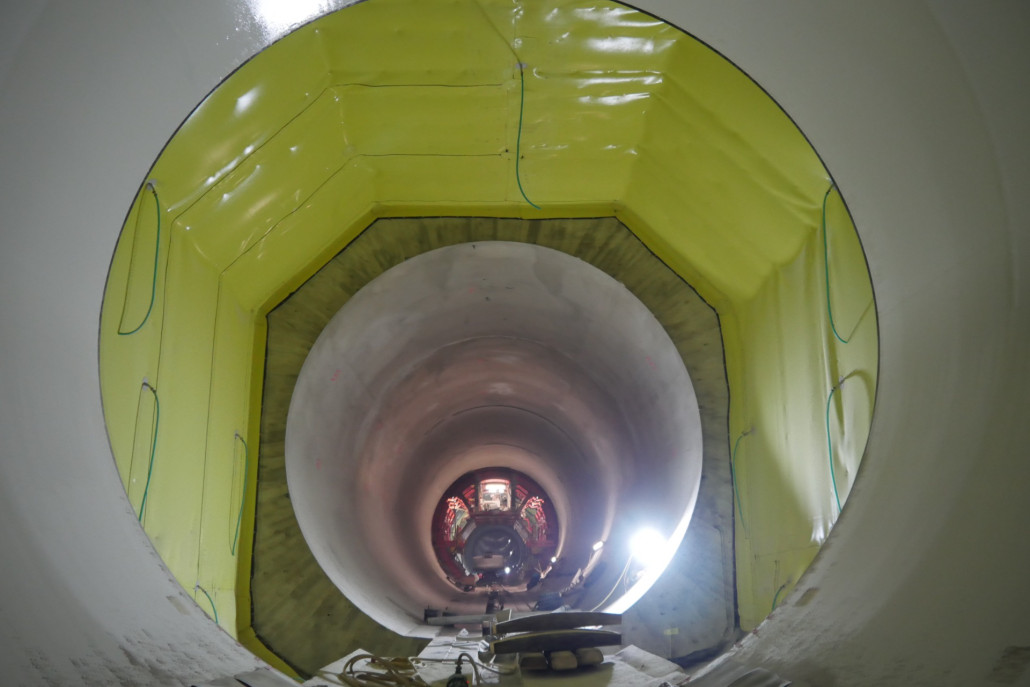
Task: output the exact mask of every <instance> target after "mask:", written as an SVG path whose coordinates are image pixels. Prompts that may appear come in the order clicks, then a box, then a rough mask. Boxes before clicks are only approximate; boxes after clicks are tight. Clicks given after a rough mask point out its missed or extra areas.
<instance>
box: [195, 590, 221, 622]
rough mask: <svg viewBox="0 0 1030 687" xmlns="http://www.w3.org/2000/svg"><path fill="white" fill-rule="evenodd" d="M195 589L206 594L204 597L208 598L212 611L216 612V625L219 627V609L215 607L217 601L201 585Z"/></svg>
mask: <svg viewBox="0 0 1030 687" xmlns="http://www.w3.org/2000/svg"><path fill="white" fill-rule="evenodd" d="M195 589H199V590H200V591H202V592H204V596H206V597H207V600H208V602H209V603H210V604H211V610H212V611H214V613H215V625H217V624H218V609H217V608H216V607H215V600H214V599H212V598H211V595H210V594H208V593H207V590H206V589H204V588H203V587H201V586H200V585H199V584H198V585H197V586H196V587H195Z"/></svg>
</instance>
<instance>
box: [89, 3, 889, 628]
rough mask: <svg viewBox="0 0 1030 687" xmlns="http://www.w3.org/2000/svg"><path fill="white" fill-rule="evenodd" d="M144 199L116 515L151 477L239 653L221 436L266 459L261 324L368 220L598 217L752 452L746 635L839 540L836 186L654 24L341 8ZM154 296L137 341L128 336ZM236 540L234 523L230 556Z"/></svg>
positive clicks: (593, 8)
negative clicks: (649, 277)
mask: <svg viewBox="0 0 1030 687" xmlns="http://www.w3.org/2000/svg"><path fill="white" fill-rule="evenodd" d="M148 178H150V179H153V180H154V190H155V191H156V195H157V197H158V199H159V202H158V207H159V208H160V217H161V222H162V232H161V235H160V237H159V238H158V236H157V226H156V217H157V215H158V211H157V210H155V209H154V202H155V199H154V197H153V195H154V194H152V193H150V191H149V189H146V188H144V189H143V190H141V192H140V194H139V196H138V198H137V199H136V204H135V206H134V208H133V210H132V212H130V214H129V216H128V218H127V221H126V225H125V228H124V230H123V233H122V238H121V240H120V241H119V244H118V247H117V250H116V253H115V257H114V261H113V263H112V268H111V273H110V277H109V282H108V288H107V292H106V294H105V300H104V313H103V320H102V324H101V326H102V330H101V377H102V386H103V388H102V391H103V398H104V408H105V414H106V417H107V422H108V427H109V432H110V435H111V442H112V447H113V450H114V454H115V457H116V460H117V463H118V466H119V469H120V471H121V474H122V476H123V480H124V481H125V484H126V487H127V490H128V492H129V494H130V498H131V499H133V505H134V507H136V508H139V507H140V503H141V501H142V489H145V488H146V487H145V486H144V487H141V486H140V484H141V480H143V482H142V483H143V484H144V485H145V475H146V474H149V475H150V477H151V481H150V487H149V490H148V494H147V499H148V500H147V506H146V510H145V512H144V518H143V522H144V525H145V527H146V528H147V531H148V533H150V535H151V536H152V538H153V539H154V542H155V545H156V546H157V548H158V550H159V551H160V553H161V555H162V556H163V557H164V558H165V560H166V561H167V562H168V565H169V567H170V568H171V570H172V571H173V573H174V574H175V575H176V577H177V578H178V579H179V580H180V582H181V583H182V584H183V586H184V587H186V588H187V589H189V590H191V591H193V592H194V593H195V594H197V598H198V602H199V603H200V604H201V606H202V607H205V608H207V607H208V606H209V605H210V604H208V603H207V598H206V596H205V595H203V594H202V593H201V592H200V591H198V590H196V585H197V584H198V583H199V584H200V585H201V586H202V587H203V589H204V591H205V592H207V593H208V594H209V595H210V596H211V599H212V601H213V603H214V606H215V608H217V609H218V614H219V619H220V622H221V623H222V624H223V626H225V627H226V629H228V630H230V631H233V632H235V631H236V630H237V628H235V627H234V625H235V623H236V621H237V620H238V621H239V622H240V628H239V630H240V632H244V631H245V629H246V627H247V623H248V622H249V620H248V616H247V612H246V603H245V601H246V580H247V579H248V574H249V573H248V571H249V568H248V565H249V563H248V560H247V558H246V551H247V550H246V547H245V546H244V547H241V548H240V549H239V550H238V551H236V555H233V552H232V551H231V550H230V549H231V538H230V533H232V532H234V528H235V520H234V518H235V519H238V518H239V516H238V513H239V511H238V506H239V502H240V501H241V499H242V495H241V494H242V492H243V491H244V489H243V487H242V484H241V480H242V479H243V478H242V477H241V476H240V474H239V473H240V458H239V450H240V445H241V443H242V442H240V441H239V440H237V438H236V435H237V433H239V435H240V438H244V439H246V441H247V443H248V445H249V450H250V454H251V456H254V455H256V451H257V449H258V447H257V445H256V444H257V426H256V422H255V418H256V416H257V415H256V403H257V400H256V399H258V398H259V393H260V369H261V368H260V356H261V354H262V349H261V346H262V345H263V339H262V338H261V337H262V336H263V334H262V333H263V331H264V329H263V316H264V313H265V312H267V311H268V310H269V309H270V308H271V307H273V306H274V305H275V304H276V303H277V302H278V301H279V300H281V299H282V297H283V296H285V295H286V294H287V293H288V292H289V291H290V290H291V289H293V288H295V287H296V286H297V285H298V284H299V283H301V282H302V281H303V280H304V279H306V278H307V277H308V276H310V275H311V274H312V273H313V272H314V271H315V270H316V269H317V268H318V267H319V266H320V265H321V264H323V263H324V262H325V261H326V260H327V259H328V258H329V257H330V256H331V255H333V254H334V253H335V252H337V251H338V250H340V249H342V248H344V247H345V246H346V245H347V243H348V242H349V241H350V240H351V239H352V238H353V237H354V236H355V235H356V234H357V233H358V232H360V231H361V230H363V229H364V228H365V227H366V226H368V225H369V223H370V222H371V221H372V220H373V219H374V218H376V217H382V216H397V215H441V216H442V215H478V216H484V215H486V216H528V217H577V216H599V215H617V216H619V217H620V218H621V219H623V221H625V222H626V224H627V225H628V226H630V227H631V228H632V229H633V230H634V231H635V232H637V233H638V235H639V236H640V237H641V238H642V239H643V240H644V241H645V242H646V243H647V245H648V246H649V247H650V248H651V249H652V250H654V251H655V252H656V253H657V254H658V255H659V256H660V257H661V258H662V259H663V260H664V261H665V262H667V263H668V264H669V265H670V266H671V267H672V268H673V269H675V270H676V271H677V272H678V273H679V274H680V275H682V276H683V277H684V278H686V279H687V280H688V281H689V282H690V283H691V284H692V285H693V286H694V287H695V288H696V289H697V290H698V292H699V293H700V294H701V295H702V296H703V297H704V298H705V299H706V300H708V301H709V302H710V303H711V304H712V305H714V306H715V307H716V308H717V310H718V311H719V314H720V317H721V320H722V323H723V335H724V340H725V348H726V356H727V365H728V371H729V380H730V388H731V397H732V399H733V400H732V407H731V418H732V426H731V436H730V437H728V440H729V441H730V442H734V441H735V439H736V437H737V436H738V435H739V434H740V433H741V432H743V431H744V430H745V429H747V428H748V427H751V426H754V428H755V431H754V432H753V433H752V434H749V435H748V436H747V437H745V439H743V440H742V442H741V443H740V445H739V452H738V455H737V458H736V463H737V464H736V466H735V469H736V472H737V473H738V474H737V476H738V482H739V484H738V485H737V486H738V490H739V491H740V493H741V496H742V501H741V502H740V503H739V504H738V506H739V507H738V511H739V512H741V513H743V515H744V517H743V518H739V519H738V520H739V521H738V524H737V527H738V537H737V540H738V542H739V544H740V546H739V548H738V561H737V563H738V579H739V583H740V612H741V619H742V622H743V623H745V624H746V625H747V626H750V624H753V623H755V622H757V621H758V620H760V619H761V617H763V615H764V614H765V613H767V612H768V610H769V608H771V606H772V604H773V601H774V600H776V601H777V602H778V601H779V600H780V599H781V598H782V596H783V595H785V594H786V593H787V592H788V591H789V585H790V584H793V582H794V581H796V577H797V575H798V574H800V572H801V570H803V569H804V567H805V566H806V565H807V563H808V561H810V560H811V557H812V555H814V552H815V550H816V549H817V547H818V544H819V543H820V542H821V541H822V538H823V537H825V534H826V531H827V529H828V527H829V526H830V524H832V522H833V521H834V520H835V518H836V517H837V514H836V498H837V496H834V495H833V494H832V492H831V491H830V487H831V481H830V478H829V475H828V471H829V464H830V463H829V458H828V456H827V445H826V441H825V439H826V430H825V424H826V413H825V410H826V405H827V400H828V396H829V394H830V391H831V390H833V387H834V385H835V384H837V383H838V381H839V378H840V377H842V376H846V377H847V379H846V381H845V382H844V383H843V386H841V387H840V388H838V389H836V391H835V392H834V397H833V398H832V399H829V400H830V403H829V408H830V417H829V420H830V429H831V432H830V433H831V436H830V447H831V448H833V450H834V451H835V460H836V461H837V462H836V463H835V470H836V471H837V472H836V478H837V480H836V483H837V487H838V490H839V498H840V500H841V502H843V501H844V500H845V499H846V495H847V492H848V490H849V489H850V484H851V482H852V480H853V479H854V473H855V470H856V469H857V466H858V461H859V459H860V457H861V451H862V448H863V447H864V443H865V431H866V430H867V428H868V421H869V415H870V412H871V403H872V394H873V389H874V388H875V373H876V370H875V367H876V323H875V313H874V312H873V311H872V306H871V295H870V293H871V292H870V287H869V282H868V275H867V272H866V268H865V263H864V260H863V259H862V255H861V251H860V248H859V246H858V244H857V239H856V238H855V234H854V231H853V228H852V227H851V225H850V221H849V220H848V218H847V215H846V212H845V211H844V209H843V206H842V204H841V202H840V199H839V197H838V196H837V195H836V193H833V194H830V197H829V203H828V213H827V214H828V218H829V220H830V221H828V222H827V225H828V227H830V229H831V231H830V236H829V241H828V245H829V248H830V250H829V255H830V270H829V272H830V276H831V281H832V284H831V286H832V288H831V292H830V295H831V298H832V306H833V309H834V313H835V316H836V325H837V327H838V331H839V333H841V334H842V338H845V339H847V338H849V337H850V336H853V337H854V338H853V339H852V340H851V342H850V343H848V344H846V345H845V344H842V343H840V342H839V341H837V339H836V338H835V337H834V335H833V334H832V331H830V330H828V329H827V326H828V310H827V308H826V307H825V302H824V301H825V289H824V288H823V286H822V285H823V281H824V277H823V272H824V269H823V263H822V262H821V259H822V257H821V256H822V239H821V233H820V232H821V224H822V223H821V216H822V201H823V197H824V194H825V193H826V189H827V188H828V185H829V181H828V179H829V175H828V173H827V172H826V170H825V169H824V168H823V167H822V165H821V163H820V162H819V159H818V157H817V156H816V154H815V153H814V151H812V150H811V148H810V147H809V146H808V144H807V142H806V141H805V139H804V137H803V136H802V135H801V133H800V132H799V131H797V129H796V128H795V127H794V125H793V123H792V122H791V121H790V119H789V118H788V117H787V116H786V115H785V114H784V113H783V112H781V111H780V110H779V108H778V107H777V106H776V104H775V103H773V102H772V101H771V100H770V99H769V98H768V97H767V96H766V94H765V93H764V92H763V91H762V90H761V89H760V88H758V87H757V86H756V85H755V84H754V83H752V82H751V81H750V80H749V79H748V78H747V77H746V76H745V75H743V74H741V73H740V72H739V71H738V70H737V69H736V68H735V67H733V66H732V65H731V64H730V63H728V62H726V61H725V60H724V59H723V58H721V57H720V56H718V55H716V54H715V53H714V52H712V51H711V50H710V49H709V48H707V47H706V46H704V45H702V44H700V43H699V42H697V41H695V40H693V39H692V38H690V37H689V36H687V35H686V34H683V33H682V32H680V31H679V30H677V29H675V28H673V27H670V26H668V25H666V24H663V23H662V22H660V21H657V20H655V19H654V18H652V17H649V16H647V15H644V14H642V13H640V12H637V11H635V10H632V9H630V8H627V7H625V6H622V5H618V4H615V3H611V2H605V1H602V0H591V1H583V0H541V1H539V2H525V3H511V2H508V1H507V0H479V1H474V0H449V1H446V2H434V3H425V2H420V1H419V0H369V1H368V2H364V3H359V4H356V5H354V6H352V7H348V8H346V9H344V10H341V11H339V12H336V13H334V14H331V15H328V16H326V17H324V18H322V19H319V20H318V21H315V22H312V23H311V24H308V25H306V26H304V27H302V28H301V29H299V30H298V31H296V32H295V33H293V34H291V35H289V36H287V37H286V38H284V39H283V40H281V41H279V42H277V43H276V44H274V45H273V46H271V47H270V48H269V49H268V50H266V51H265V52H263V53H261V54H260V55H258V56H256V57H255V58H254V59H253V60H251V61H250V62H248V63H247V64H245V65H243V66H242V67H241V68H240V69H239V70H238V71H237V72H236V73H234V74H233V75H231V76H230V77H229V78H228V79H227V80H226V81H225V83H223V84H222V85H221V86H219V87H218V88H217V89H216V90H215V91H214V92H212V94H211V95H210V96H209V97H208V98H207V99H206V100H205V101H204V102H203V103H201V105H200V106H198V108H197V110H196V111H195V112H194V113H193V114H192V115H191V116H190V117H189V119H188V120H187V121H186V122H185V123H184V125H183V127H182V128H181V129H180V131H179V132H178V133H177V134H176V135H175V136H174V137H173V138H172V140H171V141H170V142H169V144H168V146H167V148H166V150H165V151H164V152H163V153H162V155H161V157H160V158H159V159H158V160H157V162H156V163H155V165H154V168H153V170H152V171H151V174H150V176H149V177H148ZM535 206H539V207H535ZM150 213H153V219H151V218H150V217H149V215H150ZM137 217H139V222H138V224H137ZM155 241H156V244H157V247H158V260H157V273H156V281H155V279H154V273H153V267H152V265H151V266H149V267H148V264H150V263H148V260H150V259H151V258H150V257H149V256H150V253H148V250H149V248H148V247H152V246H153V245H154V243H155ZM148 277H149V280H148ZM154 285H156V296H155V298H154V303H153V306H152V310H151V314H150V316H149V318H148V319H147V321H146V322H145V323H144V324H143V326H142V327H140V328H139V330H138V331H136V332H135V333H132V334H127V335H119V334H118V333H117V331H118V328H119V327H120V326H124V325H125V324H129V323H132V322H134V321H135V320H136V318H137V317H140V316H141V314H142V313H143V312H145V306H146V305H147V304H148V303H149V300H150V288H151V287H152V286H154ZM821 299H822V300H821ZM133 326H135V325H133ZM828 331H829V332H830V333H829V334H828V333H827V332H828ZM255 351H257V353H255ZM848 375H850V376H848ZM144 379H147V380H148V384H150V385H152V388H153V389H156V392H157V393H156V396H157V401H155V399H153V398H150V397H151V396H154V395H155V394H153V393H151V391H150V387H144V386H142V383H143V380H144ZM157 402H159V403H160V419H159V421H158V407H157V405H156V403H157ZM155 424H157V443H156V449H157V450H156V453H155V456H154V457H155V459H154V462H153V470H152V471H151V470H150V462H149V458H150V455H149V449H148V442H150V441H151V440H152V438H153V432H154V426H155ZM141 466H146V469H145V470H144V469H143V467H141ZM255 478H256V475H255V474H254V472H253V471H251V474H250V475H249V479H250V480H251V482H250V486H251V488H250V490H249V492H248V493H250V494H251V495H252V494H253V493H254V490H253V480H254V479H255ZM749 513H750V515H749ZM249 517H250V510H249V507H245V509H244V517H243V524H242V525H241V528H242V529H243V531H241V533H240V535H239V539H240V540H243V541H246V540H247V539H248V534H247V533H246V528H247V522H248V518H249ZM741 530H744V531H743V532H741ZM234 581H238V582H240V583H241V584H239V585H238V586H237V585H234ZM237 595H240V598H241V599H242V600H243V601H244V603H242V604H241V605H240V606H239V610H240V614H239V617H238V618H235V617H234V616H235V615H236V611H235V608H236V604H235V599H236V596H237ZM211 612H212V615H214V612H213V611H211ZM230 619H231V620H230Z"/></svg>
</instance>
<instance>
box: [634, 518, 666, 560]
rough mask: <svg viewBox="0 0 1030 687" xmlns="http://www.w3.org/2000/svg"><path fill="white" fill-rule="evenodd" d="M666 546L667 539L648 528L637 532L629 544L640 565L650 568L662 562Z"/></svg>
mask: <svg viewBox="0 0 1030 687" xmlns="http://www.w3.org/2000/svg"><path fill="white" fill-rule="evenodd" d="M666 545H667V542H666V541H665V537H663V536H662V535H661V534H659V533H658V532H657V531H655V530H653V529H651V528H649V527H646V528H644V529H641V530H637V533H636V534H634V535H633V538H632V539H630V542H629V549H630V552H632V554H633V558H635V559H636V560H637V562H638V563H640V564H641V565H643V566H644V567H645V568H649V567H651V566H652V565H655V564H657V563H660V562H661V561H662V559H663V557H664V556H665V547H666Z"/></svg>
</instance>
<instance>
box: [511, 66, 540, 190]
mask: <svg viewBox="0 0 1030 687" xmlns="http://www.w3.org/2000/svg"><path fill="white" fill-rule="evenodd" d="M516 57H518V55H516ZM525 66H526V65H524V64H523V63H522V62H519V132H518V135H517V136H516V137H515V181H516V182H517V183H518V185H519V191H520V192H521V193H522V197H523V198H525V199H526V202H527V203H529V204H530V205H532V206H533V207H535V208H536V209H537V210H539V209H540V206H539V205H537V204H536V203H534V202H533V201H531V200H530V199H529V196H527V195H526V191H525V189H523V188H522V176H521V174H520V172H519V158H520V157H522V115H523V113H524V112H525V109H526V75H525V72H524V69H525Z"/></svg>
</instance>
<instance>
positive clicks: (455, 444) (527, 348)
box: [286, 241, 701, 633]
mask: <svg viewBox="0 0 1030 687" xmlns="http://www.w3.org/2000/svg"><path fill="white" fill-rule="evenodd" d="M486 467H509V468H512V469H515V470H519V471H521V472H524V473H526V474H527V475H529V476H530V477H531V478H533V479H534V480H536V481H537V482H538V483H539V484H540V485H541V486H543V487H544V489H545V490H546V491H547V492H548V493H549V494H551V495H552V497H553V498H554V499H555V506H556V508H557V511H558V515H559V521H560V526H561V529H562V540H561V543H560V551H559V555H560V556H561V557H562V558H563V559H565V561H566V562H567V565H569V566H570V567H571V569H572V570H573V571H574V570H576V569H582V570H583V572H584V574H589V573H590V572H591V571H592V570H594V569H595V566H597V565H598V563H600V562H602V561H603V562H605V566H604V568H603V569H602V568H600V567H597V571H598V575H597V577H596V580H594V583H593V584H592V585H591V589H590V591H589V592H588V593H585V594H584V595H583V596H582V598H581V599H580V600H579V603H580V604H581V605H582V606H584V607H587V608H589V607H592V606H593V605H595V604H597V603H600V602H601V601H606V602H607V605H608V606H611V607H614V608H625V607H627V606H628V605H630V604H631V603H632V601H633V600H635V599H636V598H639V597H640V596H641V595H642V594H643V593H644V592H645V591H646V589H647V588H648V587H649V586H650V584H651V583H653V581H654V580H655V579H656V578H657V576H658V574H660V572H661V569H660V568H656V569H652V570H649V571H648V574H647V575H645V576H643V577H642V578H641V580H640V581H639V582H638V583H636V584H635V585H633V586H632V587H630V588H629V591H628V592H627V593H626V594H624V595H623V596H622V597H616V598H614V599H611V600H606V599H605V597H606V596H607V595H608V591H609V590H611V589H612V588H614V587H616V586H617V585H618V584H620V579H619V578H620V576H621V575H620V573H622V571H623V570H624V569H625V568H626V567H627V560H628V557H629V546H628V543H629V539H630V537H631V536H632V534H633V533H634V531H635V530H636V529H637V528H639V527H643V526H650V527H652V528H654V529H656V530H658V531H659V532H660V533H661V534H662V535H663V536H665V537H666V538H668V540H669V543H668V547H667V548H668V555H669V556H671V554H672V552H673V551H675V549H676V547H677V545H678V544H679V541H680V540H681V539H682V537H683V533H684V532H685V531H686V527H687V525H688V523H689V521H690V514H691V512H692V511H693V508H694V503H695V501H696V498H697V489H698V485H699V482H700V478H701V420H700V415H699V412H698V406H697V399H696V397H695V394H694V390H693V386H692V384H691V382H690V378H689V376H688V374H687V371H686V368H685V367H684V365H683V361H682V360H681V358H680V357H679V353H678V352H677V350H676V348H675V346H674V345H673V343H672V341H671V340H670V339H669V337H668V335H667V334H666V332H665V330H664V329H663V328H662V326H661V325H660V324H659V323H658V321H657V320H655V318H654V316H653V315H652V314H651V313H650V311H648V309H647V308H646V307H645V306H644V305H643V304H642V303H641V302H640V301H638V300H637V299H636V298H635V297H634V296H633V295H632V294H631V293H630V292H629V291H628V290H627V289H626V288H625V287H624V286H622V285H621V284H619V283H618V282H616V281H615V280H614V279H612V278H611V277H609V276H607V275H606V274H604V273H603V272H601V271H600V270H598V269H597V268H595V267H592V266H591V265H589V264H587V263H585V262H583V261H581V260H578V259H577V258H574V257H571V256H568V255H566V254H564V253H560V252H558V251H555V250H551V249H548V248H543V247H540V246H534V245H531V244H522V243H508V242H501V241H489V242H480V243H472V244H463V245H458V246H452V247H449V248H441V249H438V250H435V251H431V252H429V253H425V254H423V255H420V256H417V257H415V258H412V259H409V260H407V261H406V262H403V263H401V264H400V265H398V266H396V267H394V268H392V269H390V270H388V271H387V272H385V273H384V274H382V275H380V276H379V277H377V278H376V279H375V280H373V281H372V282H371V283H369V284H368V285H367V286H365V287H364V288H363V289H361V290H360V291H359V292H358V293H357V294H355V295H354V297H352V298H351V299H350V300H349V301H348V302H347V304H346V305H345V306H344V307H343V308H342V309H341V310H340V311H339V312H338V313H337V315H336V316H335V317H334V318H333V319H332V320H331V321H330V322H329V324H328V325H327V326H326V328H325V329H324V330H323V332H322V334H321V335H320V336H319V338H318V340H317V341H316V343H315V345H314V346H313V347H312V349H311V352H310V353H309V354H308V357H307V359H306V360H305V362H304V366H303V368H302V370H301V373H300V377H299V379H298V380H297V385H296V388H295V390H294V394H293V398H292V401H291V403H290V412H289V419H288V421H287V431H286V469H287V476H288V479H289V485H290V494H291V500H292V502H293V505H294V509H295V511H296V514H297V518H298V521H299V522H300V525H301V529H302V531H303V532H304V536H305V538H306V539H307V541H308V544H309V546H310V547H311V550H312V551H313V552H314V554H315V557H316V559H318V561H319V562H320V564H321V565H322V567H323V569H324V570H325V571H326V572H327V574H328V575H329V576H330V578H331V579H332V580H333V581H334V582H335V583H336V585H337V586H338V587H339V588H340V589H341V590H342V591H343V592H344V593H345V594H346V595H347V597H348V598H349V599H351V600H352V601H353V602H354V603H355V604H357V605H358V606H359V607H360V608H361V609H362V610H363V611H365V612H366V613H368V614H369V615H370V616H371V617H373V618H375V619H376V620H378V621H379V622H381V623H383V624H384V625H386V626H387V627H390V628H391V629H394V630H396V631H398V632H407V633H419V632H427V633H428V632H430V630H429V629H428V628H425V629H420V628H418V627H417V625H418V624H419V622H420V620H421V617H422V611H423V610H424V609H425V607H426V605H429V606H433V607H442V608H447V609H449V610H452V611H461V612H476V611H480V610H482V608H483V605H484V601H483V598H482V595H474V594H466V593H463V592H460V591H458V590H457V589H455V587H454V586H453V585H451V584H449V583H448V582H447V581H446V579H445V577H444V575H443V572H442V571H441V570H440V568H439V565H438V564H437V563H436V559H435V555H434V553H433V551H432V546H431V543H430V528H429V526H428V524H429V523H430V522H431V519H432V512H433V509H434V508H435V506H436V504H437V502H438V501H439V499H440V497H441V496H442V495H443V493H444V491H445V490H446V488H447V487H448V486H449V485H450V484H451V483H453V482H454V480H456V479H457V478H458V477H460V476H461V475H462V474H464V473H466V472H469V471H470V470H474V469H480V468H486ZM597 541H603V542H605V545H604V549H603V551H602V553H601V555H600V556H597V555H594V553H593V549H592V546H593V544H594V543H595V542H597ZM661 567H664V566H661ZM538 594H539V592H526V593H524V594H523V595H520V596H519V599H518V600H521V601H528V602H531V601H532V600H533V598H535V597H536V596H537V595H538ZM398 609H399V610H400V612H398Z"/></svg>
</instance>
